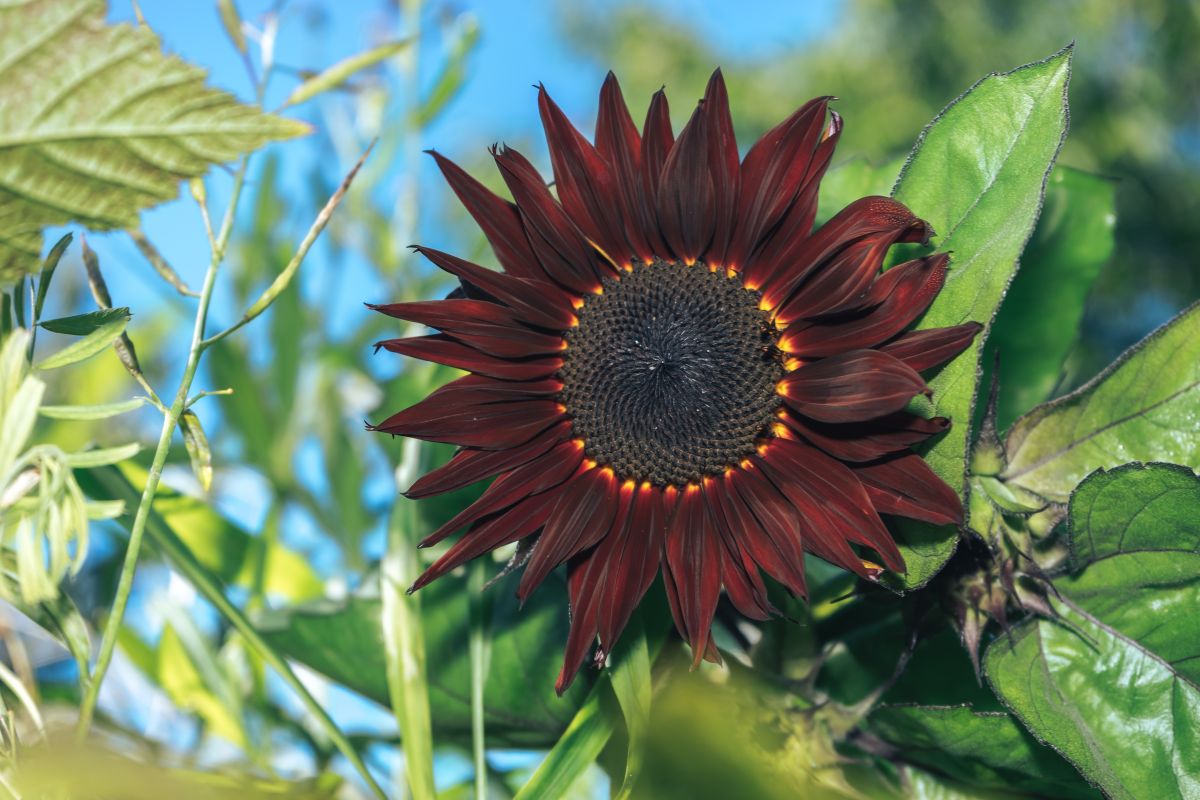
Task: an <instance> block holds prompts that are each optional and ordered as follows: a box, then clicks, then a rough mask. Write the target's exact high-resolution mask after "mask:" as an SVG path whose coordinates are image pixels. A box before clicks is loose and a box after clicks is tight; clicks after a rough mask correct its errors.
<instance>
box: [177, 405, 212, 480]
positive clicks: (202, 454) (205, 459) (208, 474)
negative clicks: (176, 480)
mask: <svg viewBox="0 0 1200 800" xmlns="http://www.w3.org/2000/svg"><path fill="white" fill-rule="evenodd" d="M179 430H180V432H181V433H182V434H183V445H184V447H185V448H186V449H187V454H188V461H190V462H191V464H192V474H193V475H195V476H196V480H197V481H199V482H200V488H201V489H203V490H204V491H206V492H207V491H208V490H209V489H210V488H212V479H213V465H212V449H211V448H210V447H209V446H208V437H207V436H206V435H205V434H204V426H203V425H201V424H200V418H199V417H197V416H196V414H195V412H192V411H185V412H183V414H181V415H180V417H179Z"/></svg>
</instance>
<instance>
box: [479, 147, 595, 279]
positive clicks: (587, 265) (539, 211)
mask: <svg viewBox="0 0 1200 800" xmlns="http://www.w3.org/2000/svg"><path fill="white" fill-rule="evenodd" d="M492 155H493V156H495V158H496V164H497V165H498V166H499V167H500V172H501V174H502V175H503V176H504V182H505V183H507V184H508V189H509V191H511V192H512V194H513V199H514V200H516V201H517V209H518V210H519V211H520V212H521V219H522V220H524V222H525V233H526V235H527V236H528V237H529V243H530V245H532V247H533V251H534V253H536V254H537V257H538V260H539V261H540V262H541V263H542V268H543V269H545V271H546V274H547V275H549V276H550V277H551V278H553V279H554V280H555V281H557V282H558V283H560V284H562V285H563V286H565V287H567V288H568V289H570V290H571V291H573V292H576V293H577V294H585V293H587V292H593V291H595V290H597V289H599V288H600V276H601V275H602V274H603V272H602V268H601V267H600V266H599V265H598V264H597V263H596V262H597V259H596V258H595V257H593V255H592V250H591V247H590V246H589V245H588V244H587V241H586V240H585V239H584V238H583V234H581V233H580V232H579V229H578V228H577V227H575V223H574V222H572V221H571V219H570V218H569V217H568V216H567V214H566V212H565V211H563V209H562V206H560V205H559V204H558V201H556V200H555V199H554V196H553V195H552V194H550V190H549V189H548V188H547V187H546V183H545V181H543V180H542V176H541V175H539V174H538V171H537V170H536V169H534V167H533V165H532V164H530V163H529V161H528V160H527V159H526V158H525V157H524V156H523V155H521V154H520V153H518V152H517V151H516V150H513V149H512V148H507V147H506V148H493V149H492Z"/></svg>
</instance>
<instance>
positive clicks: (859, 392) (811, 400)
mask: <svg viewBox="0 0 1200 800" xmlns="http://www.w3.org/2000/svg"><path fill="white" fill-rule="evenodd" d="M928 391H929V387H927V386H926V385H925V381H923V380H921V376H920V375H918V374H917V373H916V372H914V371H913V370H912V368H910V367H908V366H906V365H905V364H904V363H903V362H901V361H898V360H896V359H895V358H892V357H891V356H889V355H887V354H886V353H880V352H879V351H877V350H851V351H850V352H848V353H841V354H840V355H836V356H832V357H830V358H823V359H821V360H820V361H815V362H813V363H811V364H805V365H804V366H802V367H800V368H799V369H797V370H796V371H794V372H791V373H789V374H788V375H787V376H786V377H785V378H784V379H783V380H782V381H780V394H782V395H783V398H784V402H785V403H787V404H788V405H789V406H790V407H792V408H794V409H795V410H796V411H798V412H800V413H801V414H804V415H805V416H808V417H812V418H813V419H817V420H820V421H822V422H859V421H861V420H867V419H874V418H876V417H882V416H883V415H885V414H891V413H893V412H896V411H900V410H902V409H903V408H904V407H905V406H906V405H908V401H909V400H912V399H913V397H915V396H916V395H918V394H921V393H922V392H928Z"/></svg>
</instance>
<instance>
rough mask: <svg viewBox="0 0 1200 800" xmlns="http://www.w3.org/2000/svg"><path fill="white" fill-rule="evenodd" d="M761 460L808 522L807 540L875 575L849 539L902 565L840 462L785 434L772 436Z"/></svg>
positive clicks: (862, 491) (859, 486)
mask: <svg viewBox="0 0 1200 800" xmlns="http://www.w3.org/2000/svg"><path fill="white" fill-rule="evenodd" d="M762 462H763V465H764V470H765V471H766V472H767V473H768V475H769V476H770V477H771V480H772V482H774V483H775V485H776V486H777V487H779V490H780V491H781V492H782V493H783V494H784V495H786V496H787V497H788V499H789V500H791V501H792V502H793V503H794V504H795V505H796V508H797V509H799V511H800V516H801V518H803V519H804V520H805V521H806V522H807V523H809V526H810V529H811V530H812V531H813V533H814V536H813V538H812V541H814V542H816V541H820V542H822V543H824V545H825V548H826V550H828V551H830V552H832V553H833V554H835V555H836V556H838V557H839V558H838V560H837V561H836V562H835V563H840V564H842V565H843V566H846V567H847V568H848V569H851V570H854V571H855V572H858V573H859V574H861V575H863V576H864V577H868V578H871V577H874V575H872V574H869V573H870V570H869V569H868V568H866V567H864V566H863V565H862V559H860V558H858V556H857V555H856V554H855V553H854V552H853V551H852V550H850V548H849V546H847V545H846V542H847V541H851V542H857V543H858V544H864V545H866V546H868V547H872V548H874V549H875V550H876V551H877V552H878V553H879V555H881V556H882V557H883V559H884V563H886V564H887V565H888V567H889V568H890V569H893V570H896V571H897V572H901V571H903V570H904V557H903V556H901V555H900V551H899V549H897V547H896V543H895V542H894V541H893V540H892V536H891V534H890V533H888V530H887V528H886V527H885V526H884V524H883V520H881V519H880V518H879V515H878V514H876V513H875V510H874V508H873V507H872V506H871V498H870V496H869V495H868V493H867V490H866V489H865V488H863V485H862V484H861V483H860V482H859V480H858V478H857V477H856V474H855V473H854V472H852V471H851V470H850V469H849V468H848V467H847V466H846V465H845V464H842V463H841V462H839V461H836V460H834V459H832V458H830V457H829V456H827V455H825V454H824V453H822V452H820V451H819V450H815V449H813V448H812V447H809V446H807V445H804V444H801V443H799V442H794V441H789V440H787V439H775V440H773V441H772V442H771V444H770V446H769V447H768V449H767V455H766V456H765V457H764V458H763V459H762ZM806 502H807V503H808V505H807V506H806V505H805V503H806ZM814 552H818V551H816V550H814ZM823 557H827V556H823ZM842 559H846V561H843V560H842ZM847 562H848V563H847Z"/></svg>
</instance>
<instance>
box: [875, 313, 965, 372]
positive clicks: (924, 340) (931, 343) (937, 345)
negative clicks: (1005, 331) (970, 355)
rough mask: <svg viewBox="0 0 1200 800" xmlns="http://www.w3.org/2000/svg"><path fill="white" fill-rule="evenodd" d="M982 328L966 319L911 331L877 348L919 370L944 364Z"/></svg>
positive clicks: (963, 347)
mask: <svg viewBox="0 0 1200 800" xmlns="http://www.w3.org/2000/svg"><path fill="white" fill-rule="evenodd" d="M981 330H983V326H982V325H980V324H979V323H978V322H968V323H966V324H964V325H956V326H954V327H953V328H930V329H928V330H924V331H910V332H909V333H906V334H904V335H903V336H897V337H896V338H895V339H893V340H892V341H890V342H888V343H887V344H885V345H882V346H881V347H880V348H879V350H880V352H884V353H887V354H888V355H890V356H892V357H893V358H898V359H900V360H901V361H903V362H904V363H905V364H907V365H908V366H910V367H912V368H913V369H915V370H917V371H918V372H921V371H923V370H927V369H932V368H933V367H936V366H938V365H939V364H944V363H945V362H947V361H949V360H950V359H952V358H954V357H955V356H956V355H958V354H959V353H961V352H962V351H963V350H966V349H967V347H969V346H970V344H971V342H972V341H974V339H975V336H976V335H977V334H978V333H979V332H980V331H981Z"/></svg>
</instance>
